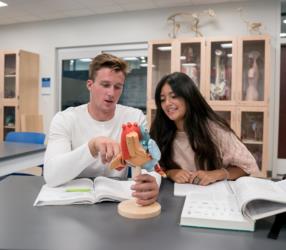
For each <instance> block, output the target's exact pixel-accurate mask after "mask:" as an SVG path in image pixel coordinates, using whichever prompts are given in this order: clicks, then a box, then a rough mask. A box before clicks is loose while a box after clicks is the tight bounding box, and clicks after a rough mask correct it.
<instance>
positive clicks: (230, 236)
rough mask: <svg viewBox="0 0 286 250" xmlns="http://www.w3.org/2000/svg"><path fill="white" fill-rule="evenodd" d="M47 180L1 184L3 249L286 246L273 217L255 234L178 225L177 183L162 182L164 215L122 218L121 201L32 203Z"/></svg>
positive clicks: (10, 180)
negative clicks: (272, 235) (275, 232)
mask: <svg viewBox="0 0 286 250" xmlns="http://www.w3.org/2000/svg"><path fill="white" fill-rule="evenodd" d="M42 184H44V181H43V178H42V177H38V176H11V177H8V178H6V179H5V180H3V181H1V182H0V249H3V248H4V249H6V248H7V249H71V250H72V249H81V250H85V249H88V250H91V249H106V250H113V249H114V250H115V249H116V250H127V249H136V250H141V249H142V250H148V249H150V250H152V249H156V250H163V249H164V250H166V249H171V250H175V249H176V250H185V249H188V250H190V249H195V250H204V249H212V250H216V249H218V250H222V249H231V250H236V249H237V250H241V249H251V250H255V249H259V250H261V248H263V249H271V250H275V249H284V248H285V245H286V244H285V243H286V228H283V229H282V231H281V233H280V237H279V239H278V240H272V239H268V238H267V234H268V232H269V229H270V226H271V223H272V221H273V218H269V219H264V220H259V221H257V222H256V231H255V232H238V231H227V230H215V229H200V228H192V227H181V226H179V220H180V214H181V211H182V207H183V203H184V198H183V197H174V196H173V183H171V182H170V181H168V180H164V181H163V182H162V185H161V188H160V196H159V199H158V202H159V203H160V204H161V206H162V212H161V214H160V215H159V216H157V217H155V218H151V219H145V220H133V219H127V218H123V217H121V216H120V215H118V213H117V203H113V202H104V203H99V204H94V205H70V206H44V207H33V203H34V201H35V199H36V196H37V195H38V193H39V191H40V188H41V186H42Z"/></svg>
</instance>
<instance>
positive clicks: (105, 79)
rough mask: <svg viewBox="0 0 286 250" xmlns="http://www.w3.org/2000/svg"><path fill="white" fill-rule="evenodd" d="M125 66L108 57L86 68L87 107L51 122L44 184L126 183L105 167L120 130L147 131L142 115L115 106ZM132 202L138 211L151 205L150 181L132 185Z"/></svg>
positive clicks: (154, 191) (121, 173) (141, 179)
mask: <svg viewBox="0 0 286 250" xmlns="http://www.w3.org/2000/svg"><path fill="white" fill-rule="evenodd" d="M126 74H127V64H126V62H124V61H123V60H121V59H120V58H118V57H115V56H113V55H109V54H101V55H98V56H96V57H95V58H94V59H93V61H92V62H91V64H90V69H89V80H88V81H87V88H88V90H89V92H90V100H89V103H87V104H84V105H81V106H78V107H71V108H68V109H66V110H64V111H62V112H59V113H57V114H56V115H55V117H54V118H53V120H52V123H51V127H50V132H49V138H48V146H47V151H46V154H45V164H44V165H45V167H44V178H45V180H46V182H47V184H48V185H50V186H58V185H61V184H64V183H66V182H68V181H70V180H72V179H74V178H76V177H79V176H80V177H96V176H107V177H126V176H127V170H126V169H125V170H122V171H117V170H110V169H109V168H108V166H107V165H108V163H109V162H110V161H111V160H112V158H113V157H114V156H116V155H117V154H118V153H119V152H120V146H119V141H120V135H121V127H122V124H125V123H127V122H137V124H138V125H143V126H146V119H145V116H144V114H143V113H142V111H140V110H138V109H135V108H131V107H126V106H122V105H119V104H117V102H118V100H119V98H120V96H121V94H122V90H123V86H124V81H125V77H126ZM135 181H136V184H135V185H133V187H132V189H133V191H134V192H133V196H134V197H135V198H136V199H137V203H138V204H140V205H149V204H152V203H153V202H154V201H156V199H157V196H158V192H159V188H158V185H157V183H156V180H155V178H154V177H153V176H151V175H148V174H142V175H139V176H137V178H136V179H135Z"/></svg>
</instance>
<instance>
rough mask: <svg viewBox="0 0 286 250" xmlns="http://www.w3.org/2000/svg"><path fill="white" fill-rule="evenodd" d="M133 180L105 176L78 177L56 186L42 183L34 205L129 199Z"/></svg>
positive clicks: (91, 202) (90, 202)
mask: <svg viewBox="0 0 286 250" xmlns="http://www.w3.org/2000/svg"><path fill="white" fill-rule="evenodd" d="M133 183H134V181H120V180H115V179H110V178H107V177H102V176H100V177H97V178H95V179H94V180H92V179H89V178H80V179H75V180H72V181H70V182H68V183H67V184H65V185H62V186H58V187H49V186H47V184H45V185H43V186H42V188H41V191H40V193H39V194H38V197H37V199H36V201H35V202H34V206H45V205H69V204H93V203H98V202H102V201H122V200H127V199H131V198H132V197H131V192H132V191H131V189H130V187H131V185H132V184H133Z"/></svg>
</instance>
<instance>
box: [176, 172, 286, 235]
mask: <svg viewBox="0 0 286 250" xmlns="http://www.w3.org/2000/svg"><path fill="white" fill-rule="evenodd" d="M174 195H175V196H186V199H185V203H184V207H183V210H182V214H181V220H180V225H182V226H194V227H206V228H218V229H230V230H243V231H254V228H255V221H256V220H258V219H261V218H265V217H268V216H271V215H275V214H279V213H282V212H285V211H286V180H283V181H278V182H273V181H271V180H267V179H259V178H255V177H241V178H239V179H237V180H236V181H221V182H216V183H214V184H211V185H209V186H198V185H193V184H177V183H176V184H175V187H174Z"/></svg>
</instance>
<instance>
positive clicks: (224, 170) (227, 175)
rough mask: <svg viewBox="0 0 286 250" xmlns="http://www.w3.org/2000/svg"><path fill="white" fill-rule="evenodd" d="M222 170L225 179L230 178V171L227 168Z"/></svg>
mask: <svg viewBox="0 0 286 250" xmlns="http://www.w3.org/2000/svg"><path fill="white" fill-rule="evenodd" d="M221 170H222V171H223V172H224V173H225V178H224V179H225V180H228V179H229V177H230V176H229V172H228V170H227V169H225V168H221Z"/></svg>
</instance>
